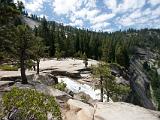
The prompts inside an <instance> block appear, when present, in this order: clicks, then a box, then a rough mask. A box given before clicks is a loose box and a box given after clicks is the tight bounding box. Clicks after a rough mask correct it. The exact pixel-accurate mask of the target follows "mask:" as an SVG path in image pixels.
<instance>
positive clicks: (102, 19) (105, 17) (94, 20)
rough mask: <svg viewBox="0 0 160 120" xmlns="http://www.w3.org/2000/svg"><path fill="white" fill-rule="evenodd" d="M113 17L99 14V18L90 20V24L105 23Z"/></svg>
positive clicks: (112, 15)
mask: <svg viewBox="0 0 160 120" xmlns="http://www.w3.org/2000/svg"><path fill="white" fill-rule="evenodd" d="M114 16H115V14H101V15H99V16H96V17H95V18H94V19H93V20H92V24H96V23H102V22H105V21H107V20H109V19H111V18H113V17H114Z"/></svg>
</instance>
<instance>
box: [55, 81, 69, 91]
mask: <svg viewBox="0 0 160 120" xmlns="http://www.w3.org/2000/svg"><path fill="white" fill-rule="evenodd" d="M66 86H67V85H66V83H64V82H61V83H58V84H56V85H54V86H53V87H54V88H56V89H58V90H61V91H65V88H66Z"/></svg>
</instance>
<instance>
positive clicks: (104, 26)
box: [91, 22, 110, 30]
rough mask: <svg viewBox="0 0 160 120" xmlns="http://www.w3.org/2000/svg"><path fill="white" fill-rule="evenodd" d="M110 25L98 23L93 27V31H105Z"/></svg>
mask: <svg viewBox="0 0 160 120" xmlns="http://www.w3.org/2000/svg"><path fill="white" fill-rule="evenodd" d="M109 25H110V23H107V22H101V23H97V24H94V25H92V26H91V28H92V29H93V30H103V29H104V28H106V27H107V26H109Z"/></svg>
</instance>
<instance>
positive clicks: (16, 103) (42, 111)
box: [2, 88, 62, 120]
mask: <svg viewBox="0 0 160 120" xmlns="http://www.w3.org/2000/svg"><path fill="white" fill-rule="evenodd" d="M2 105H3V108H4V110H3V114H4V115H7V113H8V112H9V111H10V110H12V109H13V108H16V109H18V110H19V112H18V116H16V120H28V119H29V118H30V117H31V116H34V119H36V120H47V113H48V112H50V113H52V116H53V117H54V119H55V120H61V119H62V118H61V112H60V109H59V106H58V104H57V103H56V101H55V98H54V97H53V96H48V95H44V94H43V93H39V92H37V91H35V90H30V89H18V88H13V89H12V90H11V91H10V92H8V93H5V94H4V95H3V98H2Z"/></svg>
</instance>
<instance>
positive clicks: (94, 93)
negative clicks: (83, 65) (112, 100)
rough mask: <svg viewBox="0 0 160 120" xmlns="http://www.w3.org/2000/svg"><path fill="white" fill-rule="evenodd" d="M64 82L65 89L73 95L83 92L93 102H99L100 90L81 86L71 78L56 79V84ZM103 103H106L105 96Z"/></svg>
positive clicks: (84, 85)
mask: <svg viewBox="0 0 160 120" xmlns="http://www.w3.org/2000/svg"><path fill="white" fill-rule="evenodd" d="M62 81H63V82H64V83H66V84H67V88H68V89H69V90H71V91H73V92H74V93H78V92H84V93H86V94H88V95H90V97H91V98H92V99H94V100H99V99H100V90H99V89H96V90H95V89H94V88H93V87H91V86H89V85H87V84H81V83H79V82H76V81H74V80H72V79H71V78H67V77H58V82H62ZM104 101H106V95H104Z"/></svg>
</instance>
